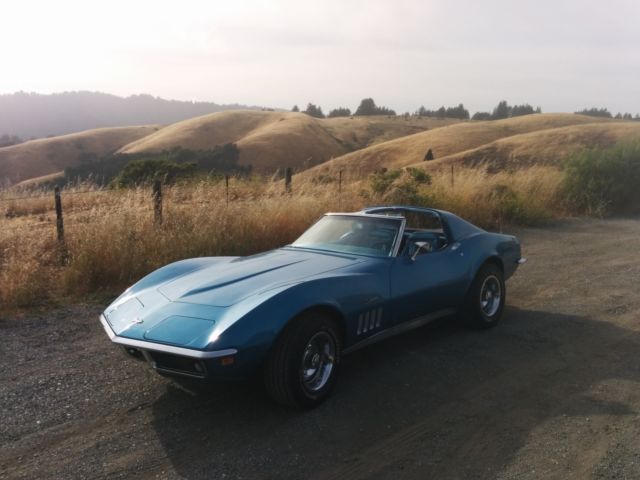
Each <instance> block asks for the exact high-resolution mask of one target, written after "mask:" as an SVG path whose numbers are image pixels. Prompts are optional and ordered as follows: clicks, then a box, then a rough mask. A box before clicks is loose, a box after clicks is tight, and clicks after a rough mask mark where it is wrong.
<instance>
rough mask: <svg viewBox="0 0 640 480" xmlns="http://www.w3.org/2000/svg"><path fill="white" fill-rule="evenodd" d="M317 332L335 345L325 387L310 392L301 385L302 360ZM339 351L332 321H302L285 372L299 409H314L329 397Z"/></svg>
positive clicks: (313, 318) (317, 319)
mask: <svg viewBox="0 0 640 480" xmlns="http://www.w3.org/2000/svg"><path fill="white" fill-rule="evenodd" d="M319 332H325V333H326V334H328V335H329V336H330V337H331V338H332V340H333V342H334V345H335V359H334V364H333V367H332V369H331V374H330V376H329V378H328V379H327V382H326V383H325V385H324V386H323V387H322V388H320V389H319V390H317V391H315V392H312V391H309V390H308V389H307V388H305V386H304V383H303V379H302V359H303V355H304V351H305V349H306V347H307V344H308V343H309V341H310V340H311V338H312V337H313V336H314V335H315V334H317V333H319ZM340 349H341V344H340V339H339V336H338V334H337V331H336V328H335V325H334V323H333V322H332V321H330V320H328V319H327V318H324V317H323V316H320V315H317V316H316V315H314V316H313V317H311V318H309V317H307V318H305V319H304V321H303V323H302V325H300V331H299V336H298V338H297V339H296V341H295V343H294V344H293V345H291V350H290V357H289V362H290V365H289V368H288V372H287V373H288V375H289V378H288V381H289V384H290V385H291V388H292V393H293V394H294V396H295V398H296V401H297V403H298V404H299V405H300V406H301V407H303V408H311V407H314V406H316V405H318V404H320V403H321V402H322V401H324V400H325V399H326V398H327V397H328V396H329V394H330V393H331V391H332V390H333V386H334V385H335V381H336V373H337V370H338V365H339V363H340Z"/></svg>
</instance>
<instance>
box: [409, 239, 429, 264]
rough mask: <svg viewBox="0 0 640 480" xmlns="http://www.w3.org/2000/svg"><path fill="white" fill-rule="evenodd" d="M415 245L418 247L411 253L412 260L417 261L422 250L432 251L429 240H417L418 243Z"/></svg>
mask: <svg viewBox="0 0 640 480" xmlns="http://www.w3.org/2000/svg"><path fill="white" fill-rule="evenodd" d="M414 245H415V246H416V249H415V250H414V252H413V254H412V255H411V261H412V262H415V261H416V257H417V256H418V255H420V252H421V251H422V250H424V251H425V252H430V251H431V244H430V243H429V242H416V243H414Z"/></svg>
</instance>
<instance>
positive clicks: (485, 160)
mask: <svg viewBox="0 0 640 480" xmlns="http://www.w3.org/2000/svg"><path fill="white" fill-rule="evenodd" d="M630 139H640V122H628V121H626V122H615V121H606V122H600V123H591V124H584V125H573V126H569V127H562V128H553V129H547V130H540V131H537V132H531V133H525V134H520V135H513V136H511V137H506V138H502V139H500V140H496V141H495V142H491V143H488V144H486V145H482V146H480V147H478V148H473V149H470V150H465V151H463V152H458V153H454V154H452V155H448V156H445V157H442V158H440V159H437V160H434V161H431V162H419V163H416V164H414V165H412V166H414V167H423V168H426V169H428V170H438V169H440V168H443V167H446V168H449V166H450V165H461V166H465V167H483V168H484V169H486V170H487V171H489V172H498V171H502V170H515V169H518V168H523V167H529V166H533V165H550V166H560V165H561V164H562V162H563V161H564V160H565V159H566V158H567V157H569V156H570V155H571V154H572V153H575V152H579V151H580V150H583V149H587V148H609V147H612V146H613V145H614V144H615V143H617V142H619V141H622V140H630Z"/></svg>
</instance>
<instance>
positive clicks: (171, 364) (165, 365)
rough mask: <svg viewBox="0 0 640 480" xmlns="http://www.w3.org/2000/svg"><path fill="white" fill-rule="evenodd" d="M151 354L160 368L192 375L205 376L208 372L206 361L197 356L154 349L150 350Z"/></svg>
mask: <svg viewBox="0 0 640 480" xmlns="http://www.w3.org/2000/svg"><path fill="white" fill-rule="evenodd" d="M149 355H150V356H151V359H152V360H153V361H154V362H155V364H156V365H155V366H156V368H157V369H158V370H163V371H167V372H174V373H181V374H184V375H189V376H192V377H204V376H205V375H206V374H207V369H206V367H205V365H204V363H203V362H202V361H201V360H198V359H196V358H189V357H182V356H180V355H172V354H170V353H163V352H153V351H149Z"/></svg>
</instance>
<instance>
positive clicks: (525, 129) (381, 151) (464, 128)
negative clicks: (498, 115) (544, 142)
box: [304, 113, 637, 178]
mask: <svg viewBox="0 0 640 480" xmlns="http://www.w3.org/2000/svg"><path fill="white" fill-rule="evenodd" d="M590 124H598V125H605V126H606V125H609V124H612V125H619V124H617V123H614V122H610V121H606V120H602V119H599V118H595V117H588V116H583V115H574V114H568V113H549V114H536V115H527V116H522V117H514V118H509V119H506V120H497V121H486V122H463V123H458V124H454V125H450V126H445V127H442V128H437V129H432V130H429V131H426V132H421V133H417V134H414V135H410V136H405V137H402V138H397V139H395V140H391V141H387V142H384V143H380V144H378V145H374V146H371V147H369V148H364V149H361V150H358V151H355V152H352V153H349V154H346V155H344V156H342V157H338V158H334V159H333V160H331V161H329V162H326V163H325V164H323V165H320V166H317V167H315V168H313V169H310V170H309V171H308V172H305V173H304V176H314V175H320V174H330V173H335V172H337V171H338V170H343V172H344V174H345V177H346V178H349V177H351V178H361V177H362V176H363V175H367V174H369V173H371V172H373V171H375V170H377V169H379V168H382V167H385V168H401V167H406V166H409V165H414V164H419V165H422V164H423V163H425V162H423V159H424V157H425V154H426V152H427V151H428V150H429V149H431V150H432V152H433V154H434V155H435V158H436V161H437V160H438V159H441V158H443V157H448V156H450V155H454V154H457V153H461V152H465V151H467V150H472V149H476V148H480V147H482V146H484V145H487V144H491V143H492V142H495V141H497V140H500V139H502V138H509V137H512V136H514V135H522V134H527V133H532V132H542V131H547V130H553V129H562V128H564V127H568V126H586V125H590ZM634 125H635V124H634ZM636 126H637V125H636ZM599 128H600V127H594V128H593V129H592V130H590V131H589V132H590V134H594V135H596V137H595V138H594V139H593V142H591V143H594V142H596V143H595V144H597V138H599V137H598V136H597V132H598V131H599ZM577 132H579V129H578V130H577V131H576V132H574V134H575V135H577ZM571 133H572V131H571V130H569V131H568V132H567V134H571ZM561 134H562V132H561ZM561 134H560V135H561ZM587 140H589V139H587V138H585V142H587ZM558 142H560V143H561V142H562V140H561V139H559V140H558ZM432 163H434V164H435V162H429V164H432ZM438 163H441V162H438Z"/></svg>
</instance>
